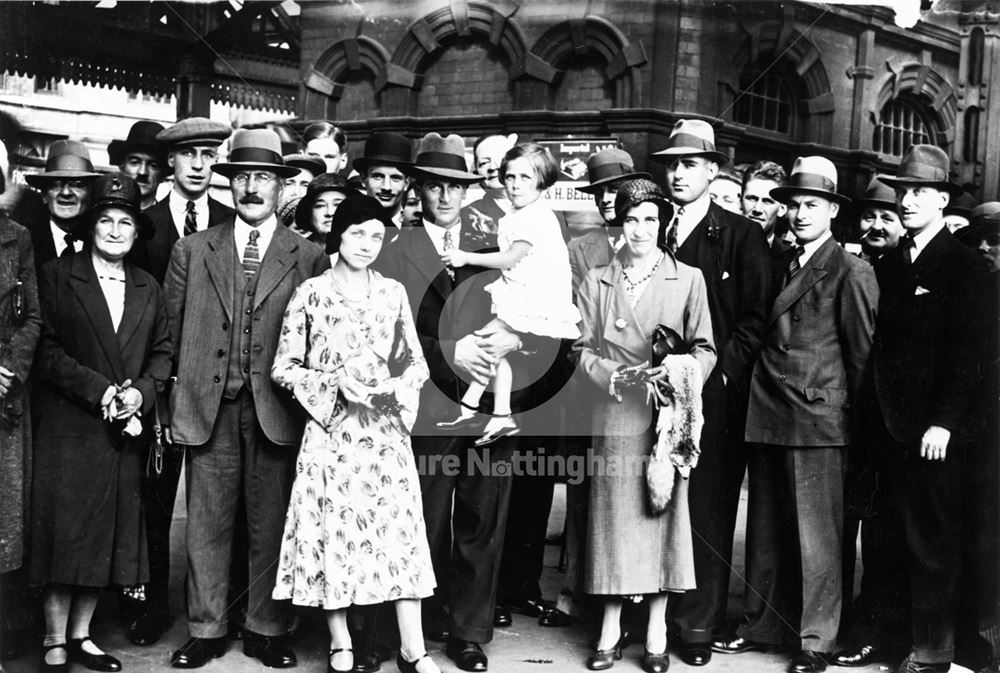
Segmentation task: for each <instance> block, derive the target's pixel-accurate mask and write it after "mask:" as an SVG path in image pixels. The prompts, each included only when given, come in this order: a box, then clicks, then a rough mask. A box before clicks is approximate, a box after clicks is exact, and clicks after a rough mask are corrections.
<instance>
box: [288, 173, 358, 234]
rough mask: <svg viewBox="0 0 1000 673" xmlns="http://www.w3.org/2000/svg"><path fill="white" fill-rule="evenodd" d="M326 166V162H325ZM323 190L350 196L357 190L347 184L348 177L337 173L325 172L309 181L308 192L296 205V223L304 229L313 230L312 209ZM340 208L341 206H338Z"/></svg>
mask: <svg viewBox="0 0 1000 673" xmlns="http://www.w3.org/2000/svg"><path fill="white" fill-rule="evenodd" d="M323 166H324V167H326V164H323ZM323 192H340V193H341V194H343V195H344V196H350V195H351V194H356V193H357V192H355V191H354V189H352V188H351V186H350V185H348V184H347V179H346V178H345V177H344V176H342V175H338V174H336V173H323V174H322V175H320V176H317V177H316V179H315V180H313V181H312V182H310V183H309V186H308V187H307V188H306V193H305V194H304V195H303V196H302V198H301V199H300V200H299V204H298V205H297V206H295V224H297V225H298V227H299V229H302V230H303V231H312V229H313V226H312V209H313V205H315V203H316V197H317V196H319V195H320V194H322V193H323ZM338 208H339V206H338Z"/></svg>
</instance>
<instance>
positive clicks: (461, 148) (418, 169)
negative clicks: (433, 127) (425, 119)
mask: <svg viewBox="0 0 1000 673" xmlns="http://www.w3.org/2000/svg"><path fill="white" fill-rule="evenodd" d="M412 173H413V174H414V175H415V176H417V177H418V178H428V177H431V178H444V179H445V180H450V181H452V182H456V183H459V184H463V185H471V184H475V183H477V182H480V181H482V180H484V179H485V178H484V177H483V176H482V175H477V174H476V173H470V172H469V170H468V166H467V165H466V163H465V141H464V140H462V136H460V135H456V134H454V133H452V134H451V135H449V136H448V137H447V138H444V137H442V136H441V134H440V133H428V134H427V135H425V136H424V137H423V138H421V140H420V147H419V149H418V150H417V158H416V160H415V161H414V162H413V169H412Z"/></svg>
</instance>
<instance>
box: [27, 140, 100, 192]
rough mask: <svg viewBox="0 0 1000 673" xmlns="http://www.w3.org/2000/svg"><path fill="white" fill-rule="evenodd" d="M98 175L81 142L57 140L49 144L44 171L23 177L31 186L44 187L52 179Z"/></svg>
mask: <svg viewBox="0 0 1000 673" xmlns="http://www.w3.org/2000/svg"><path fill="white" fill-rule="evenodd" d="M98 175H100V174H99V173H95V172H94V164H92V163H91V162H90V152H88V151H87V148H86V147H85V146H84V145H83V143H78V142H77V141H75V140H57V141H55V142H54V143H52V145H50V146H49V156H48V158H47V159H46V160H45V171H43V172H42V173H33V174H30V175H25V176H24V179H25V180H27V181H28V184H29V185H31V186H32V187H38V188H39V189H45V188H47V187H48V185H49V183H50V182H52V181H53V180H93V179H94V178H96V177H97V176H98Z"/></svg>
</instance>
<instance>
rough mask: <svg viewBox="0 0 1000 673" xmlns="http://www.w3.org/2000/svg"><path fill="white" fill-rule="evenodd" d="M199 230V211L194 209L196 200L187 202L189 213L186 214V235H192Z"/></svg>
mask: <svg viewBox="0 0 1000 673" xmlns="http://www.w3.org/2000/svg"><path fill="white" fill-rule="evenodd" d="M197 231H198V213H197V212H196V211H195V209H194V201H188V202H187V214H186V215H185V216H184V235H185V236H190V235H191V234H193V233H195V232H197Z"/></svg>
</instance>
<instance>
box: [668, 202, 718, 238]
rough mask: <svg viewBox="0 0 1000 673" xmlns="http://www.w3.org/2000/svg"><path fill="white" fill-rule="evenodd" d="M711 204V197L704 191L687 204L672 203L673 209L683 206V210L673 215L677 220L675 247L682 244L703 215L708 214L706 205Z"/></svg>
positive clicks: (702, 218)
mask: <svg viewBox="0 0 1000 673" xmlns="http://www.w3.org/2000/svg"><path fill="white" fill-rule="evenodd" d="M711 204H712V199H711V197H710V196H709V195H708V192H705V193H704V194H702V195H701V196H699V197H698V198H697V199H695V200H694V201H692V202H691V203H689V204H687V205H686V206H681V205H679V204H676V203H675V204H674V208H675V209H680V208H683V209H684V212H683V213H679V214H678V215H676V216H675V219H676V220H677V247H678V248H679V247H681V246H682V245H684V241H686V240H687V237H688V236H690V235H691V232H692V231H694V228H695V227H697V226H698V224H699V223H700V222H701V221H702V220H704V219H705V215H707V214H708V207H709V206H710V205H711Z"/></svg>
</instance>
